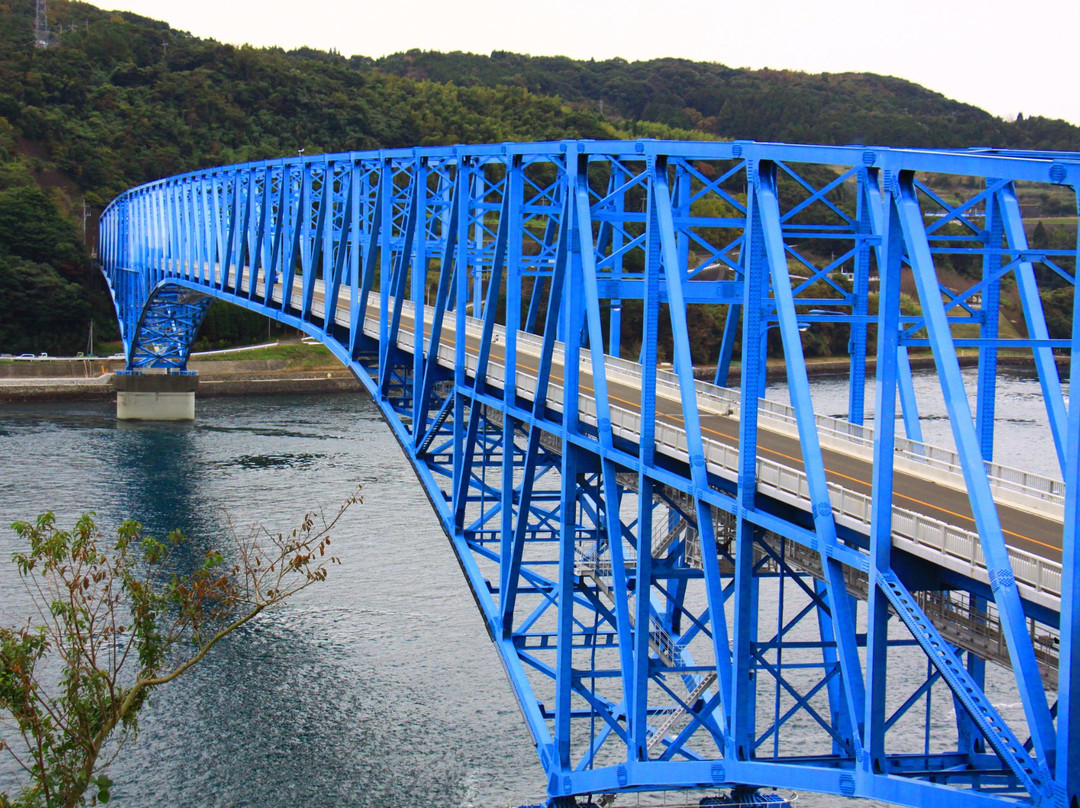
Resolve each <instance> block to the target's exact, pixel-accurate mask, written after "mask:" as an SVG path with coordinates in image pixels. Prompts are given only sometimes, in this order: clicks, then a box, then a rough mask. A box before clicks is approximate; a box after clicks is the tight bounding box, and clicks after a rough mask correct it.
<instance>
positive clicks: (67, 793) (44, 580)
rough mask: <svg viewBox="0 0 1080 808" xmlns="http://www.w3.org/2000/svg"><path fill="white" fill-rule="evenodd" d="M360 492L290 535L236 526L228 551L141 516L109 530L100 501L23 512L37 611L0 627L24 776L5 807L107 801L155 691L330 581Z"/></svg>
mask: <svg viewBox="0 0 1080 808" xmlns="http://www.w3.org/2000/svg"><path fill="white" fill-rule="evenodd" d="M360 501H361V500H360V497H359V491H357V492H356V493H355V494H353V496H351V497H349V499H347V500H346V502H345V504H344V505H342V507H341V508H340V509H339V510H338V512H337V513H336V514H335V515H334V516H333V517H332V518H329V519H327V518H325V517H322V516H319V517H317V516H316V515H315V514H308V515H307V516H306V517H305V519H304V521H303V523H302V524H301V525H300V527H298V528H297V529H295V530H293V531H292V532H291V533H287V534H276V535H275V534H271V533H269V532H268V531H266V530H264V529H262V528H261V527H260V528H257V529H253V530H252V531H251V533H250V534H249V535H248V536H247V537H246V538H241V537H240V536H239V535H238V534H237V533H236V531H235V530H232V531H231V533H232V538H233V539H234V546H233V547H232V548H230V549H229V556H228V557H227V556H226V553H224V552H221V551H219V550H209V551H207V552H206V553H205V554H202V555H201V556H200V557H197V558H193V554H192V553H191V552H189V551H190V547H189V545H188V544H187V543H186V541H185V539H184V537H183V536H182V535H180V534H179V533H178V532H174V533H173V534H171V535H170V536H169V538H168V539H167V540H165V541H158V540H156V539H153V538H150V537H148V536H144V535H143V533H142V528H141V526H140V525H139V524H138V523H137V522H134V521H127V522H124V523H123V524H122V525H120V527H119V528H118V529H117V531H116V537H115V540H112V539H110V540H106V539H105V537H104V535H103V534H102V533H100V532H99V531H98V528H97V525H96V524H95V522H94V519H93V514H86V515H84V516H82V517H81V518H80V519H79V520H78V521H77V522H76V524H75V527H74V529H72V530H71V531H66V530H61V529H60V528H58V527H57V525H56V519H55V517H54V515H53V514H52V513H45V514H42V515H41V516H39V517H38V518H37V520H36V522H34V523H29V522H17V523H15V524H14V525H13V526H12V527H13V528H14V530H15V532H16V533H17V534H18V536H19V537H20V538H21V539H22V540H24V541H25V542H26V544H27V545H28V549H26V550H24V551H22V552H17V553H15V554H14V556H13V558H14V561H15V564H16V565H17V566H18V569H19V572H20V573H21V575H22V578H23V581H24V582H25V584H26V591H27V593H28V595H29V598H30V601H31V603H32V604H33V605H32V611H34V612H35V614H34V616H33V617H31V619H30V620H29V621H28V622H27V624H26V625H24V626H21V627H15V628H7V627H0V750H3V751H5V752H7V753H8V754H9V755H10V756H11V757H12V758H14V760H15V761H17V763H18V764H19V766H20V767H21V768H22V769H23V771H24V772H25V773H26V778H27V780H28V781H29V784H28V785H27V786H26V787H25V788H23V790H22V792H21V793H19V794H17V795H15V796H14V797H10V796H9V795H7V794H0V806H2V807H3V808H15V807H16V806H18V807H19V808H39V807H40V808H73V807H74V806H80V805H85V804H86V803H87V801H88V800H90V801H91V802H92V803H93V804H97V803H98V802H101V803H105V802H108V800H109V788H110V786H111V785H112V782H111V781H110V780H109V778H108V776H107V775H106V774H105V769H106V768H107V767H108V765H109V763H110V762H111V761H112V760H114V759H115V757H116V755H117V754H118V753H119V751H120V749H121V748H123V746H124V744H125V743H127V742H129V741H131V740H133V739H134V738H135V736H136V735H137V733H138V720H137V718H138V712H139V710H140V709H141V708H142V707H143V706H144V705H145V704H146V703H147V699H148V698H149V697H150V695H151V693H152V692H153V691H154V690H155V689H156V688H158V687H161V686H162V685H165V684H168V683H169V682H172V681H174V680H175V679H176V678H177V677H179V676H181V675H182V674H184V673H185V672H186V671H188V670H190V669H191V667H192V666H194V665H196V664H197V663H198V662H200V661H201V660H202V659H203V658H204V657H205V656H206V654H207V652H209V650H210V649H211V648H213V647H214V646H215V645H216V644H217V643H219V642H220V641H221V640H222V639H224V638H225V637H226V636H228V635H229V634H231V633H232V632H233V631H236V630H237V629H238V628H240V627H241V626H243V625H244V624H246V623H248V622H249V621H251V620H252V619H254V618H255V617H256V616H257V615H258V614H260V613H261V612H263V611H265V610H266V609H268V608H270V607H271V606H274V605H276V604H278V603H281V602H282V601H283V600H285V599H287V598H289V597H291V596H292V595H295V594H296V593H297V592H299V591H301V590H303V589H306V588H307V587H308V586H310V585H311V584H313V583H316V582H318V581H322V580H324V579H325V578H326V575H327V570H328V568H329V566H330V565H331V564H337V563H339V561H338V559H337V558H335V557H334V556H332V555H329V554H328V548H329V545H330V531H331V530H332V529H333V528H334V527H335V525H336V524H337V522H338V520H339V519H340V518H341V516H342V514H343V513H344V512H345V510H346V509H347V508H348V507H349V506H350V505H352V504H354V503H357V502H360ZM88 792H91V793H89V794H88Z"/></svg>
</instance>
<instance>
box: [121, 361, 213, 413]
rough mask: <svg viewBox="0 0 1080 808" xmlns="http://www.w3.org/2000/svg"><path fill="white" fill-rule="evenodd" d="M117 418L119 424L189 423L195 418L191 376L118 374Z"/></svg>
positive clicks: (195, 379)
mask: <svg viewBox="0 0 1080 808" xmlns="http://www.w3.org/2000/svg"><path fill="white" fill-rule="evenodd" d="M115 383H116V417H117V418H118V419H119V420H121V421H192V420H194V419H195V388H196V387H198V384H199V377H198V376H196V375H195V374H194V373H168V374H164V373H153V374H142V373H118V374H117V375H116V377H115Z"/></svg>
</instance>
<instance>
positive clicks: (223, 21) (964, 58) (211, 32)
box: [95, 0, 1080, 145]
mask: <svg viewBox="0 0 1080 808" xmlns="http://www.w3.org/2000/svg"><path fill="white" fill-rule="evenodd" d="M95 4H96V5H100V6H102V7H106V8H107V7H112V8H119V9H126V10H130V11H134V12H136V13H139V14H142V15H144V16H147V17H152V18H154V19H159V20H164V21H166V22H168V23H169V24H170V25H172V26H173V27H174V28H179V29H182V30H186V31H190V32H191V33H193V34H195V35H197V36H200V37H210V38H213V39H216V40H218V41H221V42H231V43H234V44H242V43H250V44H252V45H259V46H264V45H279V46H281V47H283V48H286V49H290V48H295V47H299V46H302V45H307V46H310V47H313V48H318V49H321V50H328V49H331V48H333V49H336V50H337V51H339V52H340V53H342V54H344V55H346V56H351V55H353V54H362V55H364V56H383V55H385V54H388V53H394V52H397V51H403V50H409V49H410V48H421V49H423V50H440V51H451V50H462V51H471V52H473V53H485V54H486V53H490V52H491V51H492V50H508V51H514V52H518V53H530V54H534V55H552V54H561V55H565V56H571V57H574V58H577V59H588V58H595V59H608V58H611V57H615V56H620V57H623V58H624V59H627V60H631V61H633V60H638V59H650V58H655V57H660V56H676V57H682V58H686V59H695V60H700V61H712V62H721V63H723V64H726V65H728V66H730V67H752V68H760V67H772V68H786V69H792V70H805V71H808V72H812V73H818V72H822V71H828V72H832V73H839V72H847V71H867V72H872V73H882V74H885V75H892V76H899V77H901V78H905V79H910V80H911V81H914V82H917V83H919V84H922V85H924V86H926V87H928V88H930V89H932V90H936V91H937V92H940V93H943V94H944V95H946V96H948V97H950V98H954V99H957V100H959V101H964V102H967V103H970V104H974V105H976V106H979V107H982V108H983V109H985V110H987V111H989V112H991V113H993V114H995V115H999V116H1001V117H1004V118H1009V119H1011V118H1014V117H1016V114H1017V113H1018V112H1022V113H1024V115H1029V116H1030V115H1042V116H1045V117H1049V118H1064V119H1065V120H1067V121H1070V122H1072V123H1074V124H1078V125H1080V87H1078V79H1080V67H1078V64H1077V53H1076V42H1077V36H1078V34H1080V0H1028V2H1026V3H1022V2H1009V1H1008V0H979V2H957V0H891V1H890V2H882V0H817V1H816V2H815V1H814V0H750V2H747V0H519V1H518V2H507V1H505V0H504V1H503V2H499V1H498V0H404V1H403V2H392V0H378V1H377V2H371V0H369V1H368V2H351V3H350V2H342V0H298V1H295V2H284V1H283V0H96V2H95ZM980 145H981V144H980ZM987 145H990V144H987Z"/></svg>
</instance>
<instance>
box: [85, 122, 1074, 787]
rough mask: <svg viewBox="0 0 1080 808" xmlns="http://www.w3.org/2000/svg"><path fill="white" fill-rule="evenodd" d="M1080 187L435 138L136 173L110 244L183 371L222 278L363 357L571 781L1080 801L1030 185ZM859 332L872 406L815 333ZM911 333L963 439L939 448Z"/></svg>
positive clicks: (1039, 180) (776, 157) (1057, 390)
mask: <svg viewBox="0 0 1080 808" xmlns="http://www.w3.org/2000/svg"><path fill="white" fill-rule="evenodd" d="M1078 183H1080V157H1078V156H1077V155H1072V154H1060V153H1026V152H1002V151H990V150H969V151H957V152H943V151H937V152H927V151H913V150H890V149H879V148H873V149H869V148H864V147H820V146H798V145H785V144H759V143H750V142H746V143H684V142H659V141H639V142H592V141H567V142H562V143H518V144H503V145H496V146H461V147H454V148H430V149H426V148H425V149H412V150H400V151H381V152H366V153H350V154H337V155H325V156H316V157H304V158H299V157H298V158H295V159H285V160H274V161H268V162H264V163H251V164H245V165H238V166H229V167H224V168H215V169H208V170H206V171H199V172H194V173H192V174H186V175H182V176H177V177H171V178H168V179H165V180H161V181H159V182H155V183H151V184H149V185H146V186H142V187H139V188H135V189H132V190H131V191H128V192H127V193H125V194H123V195H122V196H120V197H118V198H117V199H116V200H114V201H113V202H112V204H111V205H110V206H109V208H108V209H107V210H106V212H105V214H104V215H103V217H102V223H101V240H100V244H101V256H102V262H103V268H104V272H105V274H106V277H107V279H108V282H109V285H110V288H111V290H112V293H113V297H114V300H115V302H116V308H117V315H118V317H119V320H120V323H121V331H122V334H123V338H124V343H125V347H126V350H127V357H128V367H129V369H130V370H131V371H132V372H141V371H143V370H147V371H148V370H150V369H155V368H158V369H160V368H164V369H166V370H167V371H168V372H178V371H183V370H184V369H185V368H186V363H187V357H188V352H189V350H190V346H191V343H192V341H193V340H194V338H195V335H196V333H197V331H198V328H199V325H200V323H201V321H202V317H203V315H204V314H205V311H206V308H207V306H208V305H209V303H210V302H211V301H212V300H213V299H222V300H226V301H229V302H231V303H234V304H236V305H240V306H244V307H246V308H249V309H252V310H254V311H258V312H261V313H263V314H265V315H267V316H269V317H271V318H273V319H275V320H278V321H280V322H283V323H287V324H289V325H292V326H295V327H297V328H300V329H302V330H304V331H306V332H307V333H308V334H311V335H313V336H315V337H317V338H318V339H320V340H321V341H322V342H323V343H324V344H326V345H327V346H328V347H329V348H330V350H331V351H333V352H334V354H335V355H336V356H337V357H338V358H339V359H340V360H341V361H342V362H343V363H345V364H346V365H347V366H348V367H349V368H351V369H352V371H353V372H354V373H355V374H356V376H357V377H358V378H359V379H360V380H361V381H362V382H363V384H364V385H365V386H366V387H367V389H368V391H369V392H370V394H371V395H372V396H373V397H374V399H375V400H376V402H377V403H378V404H379V406H380V407H381V409H382V411H383V413H384V415H385V417H386V420H387V423H388V425H389V426H390V428H391V429H393V430H394V432H395V434H396V435H397V438H398V440H399V441H400V443H401V446H402V448H403V450H404V451H405V453H406V454H407V455H408V457H409V458H410V460H411V462H412V463H413V466H414V468H415V470H416V472H417V476H418V478H419V480H420V482H421V483H422V485H423V486H424V488H425V489H426V492H427V494H428V496H429V498H430V500H431V503H432V506H433V508H434V509H435V511H436V513H437V514H438V517H439V519H440V520H441V522H442V524H443V527H444V529H445V530H446V533H447V535H448V536H449V538H450V542H451V544H452V546H453V549H454V551H455V553H456V555H457V558H458V560H459V562H460V564H461V568H462V570H463V572H464V574H465V578H466V580H467V582H468V584H469V586H470V588H471V590H472V592H473V595H474V597H475V599H476V602H477V604H478V606H479V609H480V612H481V614H482V615H483V618H484V621H485V624H486V627H487V629H488V632H489V634H490V636H491V638H492V641H493V643H494V644H495V646H496V648H497V649H498V651H499V654H500V656H501V659H502V661H503V664H504V666H505V669H506V673H507V676H508V678H509V681H510V683H511V686H512V687H513V689H514V692H515V694H516V696H517V698H518V701H519V703H520V705H521V708H522V712H523V715H524V718H525V721H526V723H527V724H528V727H529V729H530V731H531V733H532V735H533V738H534V739H535V742H536V746H537V752H538V755H539V758H540V764H541V765H542V766H543V767H544V770H545V772H546V774H547V778H548V779H547V783H548V795H547V799H548V801H549V802H550V803H551V804H560V805H562V804H565V805H572V804H574V803H575V801H577V802H584V801H585V800H586V798H587V796H586V795H593V797H592V799H593V800H594V801H596V802H597V803H598V804H605V805H608V804H618V802H619V800H620V799H621V798H623V795H624V794H625V793H627V792H635V791H658V790H676V789H687V790H692V789H711V790H716V789H720V790H722V791H726V790H731V795H732V796H731V797H730V798H731V799H744V798H745V795H746V794H748V793H752V792H753V790H754V789H755V788H765V789H769V788H780V789H797V790H805V791H815V792H822V793H826V794H835V795H843V796H856V797H870V798H873V799H878V800H883V801H888V802H892V803H896V804H901V805H912V806H916V805H946V804H948V805H954V804H955V805H968V804H970V805H984V804H986V805H989V804H991V803H992V804H1001V803H1006V802H1009V803H1016V802H1018V801H1019V802H1020V803H1022V804H1029V805H1039V806H1043V805H1046V806H1051V805H1052V806H1059V805H1060V806H1070V808H1072V806H1076V805H1078V802H1077V800H1078V795H1080V728H1078V721H1080V678H1078V677H1080V665H1078V663H1080V660H1078V659H1077V657H1078V655H1080V648H1078V643H1077V637H1076V634H1077V631H1076V623H1075V621H1076V619H1077V616H1078V615H1080V612H1078V609H1080V593H1078V591H1077V587H1076V586H1075V583H1076V548H1075V545H1076V532H1077V525H1078V524H1080V502H1078V498H1077V497H1076V486H1077V473H1078V467H1080V401H1078V400H1076V399H1073V400H1072V401H1071V402H1070V401H1069V400H1067V399H1066V397H1065V396H1064V395H1063V393H1062V384H1061V380H1060V375H1059V367H1058V364H1059V361H1061V358H1062V357H1069V358H1070V359H1069V361H1071V362H1072V367H1071V368H1070V370H1072V371H1074V372H1080V352H1078V351H1076V350H1074V348H1076V347H1077V346H1078V345H1080V319H1078V318H1077V317H1075V316H1073V318H1072V322H1073V323H1077V324H1078V325H1077V326H1076V327H1074V329H1073V331H1072V332H1071V334H1070V333H1059V329H1060V328H1061V327H1060V326H1058V325H1056V323H1057V322H1059V321H1060V319H1061V318H1060V317H1058V318H1057V319H1054V317H1051V316H1048V314H1047V312H1048V311H1049V309H1047V308H1045V307H1044V300H1051V299H1052V300H1054V301H1057V303H1055V305H1058V306H1059V307H1060V304H1061V301H1065V305H1066V307H1067V309H1068V311H1069V312H1074V313H1075V308H1076V303H1075V299H1076V298H1075V289H1076V282H1075V281H1076V272H1077V247H1076V243H1075V230H1072V231H1071V233H1072V237H1073V241H1072V242H1071V243H1069V244H1066V246H1064V247H1058V248H1055V249H1051V248H1050V247H1048V246H1046V244H1044V243H1040V244H1032V243H1029V234H1030V233H1031V232H1032V229H1033V228H1034V226H1035V222H1034V221H1033V219H1032V217H1031V216H1030V215H1028V216H1027V219H1025V213H1027V212H1028V211H1029V210H1030V206H1028V205H1026V203H1025V200H1027V199H1030V198H1042V199H1051V198H1052V199H1054V200H1057V202H1058V204H1059V205H1060V203H1061V200H1063V199H1064V200H1066V201H1067V204H1068V205H1069V206H1071V210H1072V211H1075V210H1076V209H1077V207H1076V206H1077V197H1076V188H1077V186H1078ZM1040 195H1041V196H1040ZM1062 226H1063V227H1066V228H1068V227H1069V224H1068V223H1066V224H1064V225H1062ZM1045 305H1046V306H1048V305H1049V304H1045ZM1005 312H1009V313H1011V314H1012V315H1013V316H1014V318H1015V319H1016V320H1017V322H1015V323H1010V322H1009V319H1008V318H1007V317H1004V316H1003V314H1004V313H1005ZM1017 313H1019V314H1017ZM713 324H715V328H713V327H712V326H713ZM838 333H839V334H842V335H843V341H846V343H847V356H846V357H845V360H844V363H843V365H844V367H843V370H844V373H845V374H846V378H847V380H848V388H849V397H848V408H847V410H848V411H847V413H846V415H845V416H843V417H833V416H830V415H827V414H822V413H820V412H816V411H815V406H814V398H813V395H812V393H813V389H814V385H813V383H812V381H811V380H810V377H809V376H808V362H807V359H806V355H807V353H810V352H812V351H813V350H815V348H814V346H820V345H821V344H822V336H821V335H822V334H825V335H832V336H833V337H834V339H835V336H836V335H837V334H838ZM770 338H771V340H772V342H773V343H774V351H775V353H776V354H777V355H778V356H779V354H780V353H781V352H782V355H783V360H784V361H783V365H782V367H783V373H784V374H785V375H786V388H785V390H784V391H783V395H782V396H781V398H782V399H783V400H778V397H777V395H775V394H772V393H771V394H770V399H766V398H765V392H766V377H767V366H766V353H767V350H766V349H767V345H768V344H769V342H770ZM911 351H919V352H921V353H923V354H926V355H927V356H932V358H933V363H934V367H935V369H936V371H937V377H938V380H939V381H940V385H939V389H938V390H937V391H936V394H937V395H938V396H939V397H942V398H943V399H944V401H945V404H946V407H947V411H948V414H949V421H950V426H951V432H952V436H953V445H952V446H950V447H940V446H933V445H929V444H927V443H926V442H924V441H923V439H922V433H921V428H920V422H919V407H920V403H921V402H920V397H919V395H917V394H916V386H915V385H914V384H913V381H912V376H911V370H910V362H909V353H910V352H911ZM1002 352H1009V353H1011V354H1019V355H1021V356H1023V357H1025V360H1024V361H1026V362H1027V363H1028V364H1029V366H1030V368H1031V369H1032V370H1033V372H1034V373H1035V374H1036V375H1037V376H1038V379H1039V382H1040V385H1041V391H1042V396H1043V398H1044V400H1045V402H1046V409H1047V421H1048V423H1049V432H1050V435H1049V440H1048V445H1053V447H1054V449H1055V452H1056V460H1057V463H1056V467H1055V468H1056V470H1057V471H1058V473H1057V474H1052V475H1050V476H1039V475H1035V474H1031V473H1028V472H1026V471H1024V470H1022V469H1014V468H1009V467H1007V466H1004V465H1002V464H1000V463H998V462H996V461H995V458H994V424H995V408H996V407H997V405H998V403H999V402H998V401H997V398H998V397H997V395H996V388H997V380H998V361H999V357H1000V354H1001V353H1002ZM961 353H967V355H968V356H970V357H977V365H976V368H975V371H974V375H973V376H972V374H967V376H966V377H965V375H964V374H963V373H962V371H961V361H960V356H959V355H960V354H961ZM1055 353H1056V355H1055ZM868 399H869V400H868ZM871 413H872V414H871ZM416 574H417V581H418V582H419V584H417V585H420V586H422V581H423V570H422V569H421V568H419V567H418V569H417V570H416ZM746 787H749V788H746ZM702 796H703V795H702V794H693V793H688V794H687V796H686V799H687V804H697V800H699V799H700V798H701V797H702ZM759 796H760V792H759ZM728 798H729V797H728V796H725V797H722V799H728ZM669 804H670V803H669Z"/></svg>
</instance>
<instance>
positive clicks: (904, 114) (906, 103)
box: [376, 51, 1080, 151]
mask: <svg viewBox="0 0 1080 808" xmlns="http://www.w3.org/2000/svg"><path fill="white" fill-rule="evenodd" d="M376 67H377V69H378V70H380V71H383V72H386V73H393V74H395V75H399V76H406V77H408V78H412V79H417V80H429V81H437V82H451V81H452V82H454V83H455V84H457V85H459V86H462V87H472V86H481V87H502V86H510V87H521V88H523V89H526V90H528V91H529V92H532V93H536V94H538V95H545V96H557V97H559V98H561V99H562V100H563V101H566V102H570V103H572V104H575V105H580V106H582V107H583V108H586V109H590V110H593V111H596V112H598V113H600V112H602V113H603V114H604V116H605V117H607V118H608V119H610V120H612V121H615V122H618V123H619V125H620V126H625V127H627V128H629V129H633V122H635V121H652V122H656V123H661V124H665V125H667V126H671V127H677V128H681V129H693V130H699V131H701V132H704V133H707V134H708V135H710V136H713V137H719V138H723V139H748V140H765V141H782V142H789V143H827V144H849V143H865V144H874V145H887V146H907V147H925V148H960V147H968V146H992V147H997V148H1006V147H1007V148H1018V149H1056V150H1066V151H1073V150H1077V149H1080V128H1078V127H1076V126H1072V125H1070V124H1068V123H1066V122H1064V121H1059V120H1049V119H1046V118H1026V119H1020V120H1017V121H1009V122H1006V121H1003V120H1001V119H1000V118H995V117H994V116H992V115H990V114H989V113H987V112H984V111H983V110H981V109H978V108H977V107H973V106H971V105H969V104H961V103H959V102H956V101H951V100H949V99H947V98H945V96H943V95H941V94H940V93H935V92H932V91H930V90H927V89H926V88H925V87H921V86H920V85H918V84H913V83H912V82H910V81H904V80H903V79H897V78H892V77H888V76H879V75H875V74H873V73H832V74H830V73H821V74H817V75H811V74H808V73H799V72H794V71H790V70H767V69H766V70H746V69H735V68H730V67H725V66H724V65H722V64H716V63H712V62H691V61H687V60H685V59H653V60H651V61H646V62H627V61H625V60H623V59H611V60H607V61H592V60H590V61H580V60H573V59H568V58H566V57H562V56H522V55H520V54H516V53H506V52H504V51H496V52H494V53H492V54H491V55H490V56H479V55H475V54H471V53H437V52H430V51H409V52H408V53H397V54H394V55H392V56H387V57H385V58H383V59H379V60H378V61H377V62H376Z"/></svg>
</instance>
